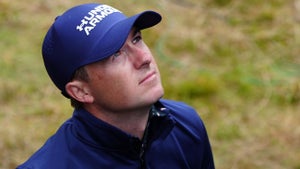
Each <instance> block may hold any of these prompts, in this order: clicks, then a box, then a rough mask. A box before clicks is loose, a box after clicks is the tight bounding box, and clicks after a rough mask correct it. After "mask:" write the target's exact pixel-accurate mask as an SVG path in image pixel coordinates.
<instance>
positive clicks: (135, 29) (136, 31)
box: [133, 27, 141, 36]
mask: <svg viewBox="0 0 300 169" xmlns="http://www.w3.org/2000/svg"><path fill="white" fill-rule="evenodd" d="M140 32H141V29H139V28H136V27H134V28H133V36H135V35H136V34H137V33H140Z"/></svg>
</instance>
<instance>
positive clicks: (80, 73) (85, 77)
mask: <svg viewBox="0 0 300 169" xmlns="http://www.w3.org/2000/svg"><path fill="white" fill-rule="evenodd" d="M72 79H73V80H81V81H84V82H88V81H89V79H90V78H89V74H88V73H87V71H86V69H85V67H84V66H83V67H80V68H78V69H77V70H76V71H75V73H74V75H73V78H72ZM70 101H71V106H72V107H74V108H75V109H79V108H82V106H83V103H82V102H80V101H78V100H76V99H74V98H72V97H70Z"/></svg>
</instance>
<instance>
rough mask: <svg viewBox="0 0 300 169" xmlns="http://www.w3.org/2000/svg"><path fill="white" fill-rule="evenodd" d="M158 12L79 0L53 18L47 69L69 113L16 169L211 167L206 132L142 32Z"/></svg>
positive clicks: (155, 20)
mask: <svg viewBox="0 0 300 169" xmlns="http://www.w3.org/2000/svg"><path fill="white" fill-rule="evenodd" d="M160 21H161V16H160V15H159V14H158V13H156V12H154V11H145V12H142V13H139V14H137V15H134V16H131V17H126V16H125V15H124V14H122V13H121V12H120V11H119V10H117V9H115V8H113V7H111V6H108V5H103V4H83V5H79V6H76V7H73V8H71V9H69V10H68V11H66V12H65V13H64V14H62V15H61V16H59V17H57V18H56V20H55V22H54V23H53V25H52V26H51V27H50V29H49V31H48V33H47V34H46V36H45V39H44V43H43V47H42V54H43V59H44V64H45V67H46V69H47V72H48V74H49V76H50V78H51V79H52V81H53V82H54V84H55V85H56V86H57V87H58V89H59V90H60V91H61V92H62V94H63V95H64V96H65V97H67V98H70V100H71V104H72V105H73V107H74V108H75V109H74V112H73V116H72V117H71V118H70V119H69V120H67V121H66V122H65V123H64V124H63V125H62V126H61V127H60V128H59V130H58V131H57V132H56V133H55V134H54V135H53V136H52V137H51V138H49V139H48V141H47V142H46V143H45V145H44V146H42V147H41V148H40V150H38V151H37V152H36V153H35V154H34V155H33V156H32V157H31V158H29V160H28V161H26V162H25V163H24V164H22V165H20V166H19V167H18V169H67V168H68V169H100V168H101V169H202V168H205V169H206V168H209V169H211V168H214V162H213V156H212V151H211V147H210V143H209V139H208V136H207V133H206V129H205V127H204V124H203V122H202V120H201V119H200V118H199V116H198V115H197V113H196V112H195V110H194V109H192V108H191V107H189V106H188V105H186V104H184V103H181V102H175V101H170V100H165V99H161V98H162V96H163V94H164V91H163V87H162V84H161V80H160V74H159V70H158V68H157V65H156V63H155V60H154V58H153V56H152V54H151V52H150V50H149V48H148V47H147V45H146V44H145V43H144V42H143V40H142V35H141V30H142V29H145V28H148V27H151V26H154V25H156V24H158V23H159V22H160Z"/></svg>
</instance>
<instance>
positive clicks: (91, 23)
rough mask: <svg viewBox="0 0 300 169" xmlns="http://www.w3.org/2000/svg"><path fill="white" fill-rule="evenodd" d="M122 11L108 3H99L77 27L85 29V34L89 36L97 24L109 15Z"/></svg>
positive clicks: (80, 29) (81, 29)
mask: <svg viewBox="0 0 300 169" xmlns="http://www.w3.org/2000/svg"><path fill="white" fill-rule="evenodd" d="M115 12H120V13H122V12H121V11H119V10H117V9H115V8H113V7H111V6H108V5H99V6H97V7H95V8H94V9H93V10H91V11H89V12H88V15H87V16H85V17H84V18H83V19H82V20H81V24H80V25H77V27H76V29H77V30H79V31H80V32H81V31H83V30H84V32H85V34H86V35H87V36H89V34H90V32H91V31H92V30H93V29H94V28H95V27H96V26H97V24H98V23H99V22H101V21H102V20H103V19H104V18H105V17H107V16H108V15H110V14H112V13H115Z"/></svg>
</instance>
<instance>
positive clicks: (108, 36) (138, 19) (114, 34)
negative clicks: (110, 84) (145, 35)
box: [83, 11, 161, 65]
mask: <svg viewBox="0 0 300 169" xmlns="http://www.w3.org/2000/svg"><path fill="white" fill-rule="evenodd" d="M160 21H161V15H160V14H158V13H156V12H154V11H144V12H142V13H139V14H137V15H134V16H131V17H128V18H125V19H124V20H120V21H119V22H117V23H116V24H114V25H113V26H112V27H111V29H109V30H108V31H107V33H105V36H104V37H102V38H100V39H99V40H98V42H97V43H95V46H94V47H93V50H91V53H90V58H89V59H87V60H86V61H87V63H83V65H86V64H90V63H93V62H97V61H100V60H103V59H105V58H108V57H109V56H111V55H113V54H114V53H115V52H117V51H118V50H120V48H121V47H122V46H123V44H124V43H125V41H126V39H127V37H128V35H129V33H130V30H131V29H132V27H136V28H138V29H140V30H142V29H145V28H149V27H152V26H154V25H156V24H158V23H159V22H160ZM103 39H105V42H103ZM100 52H101V54H100Z"/></svg>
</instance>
